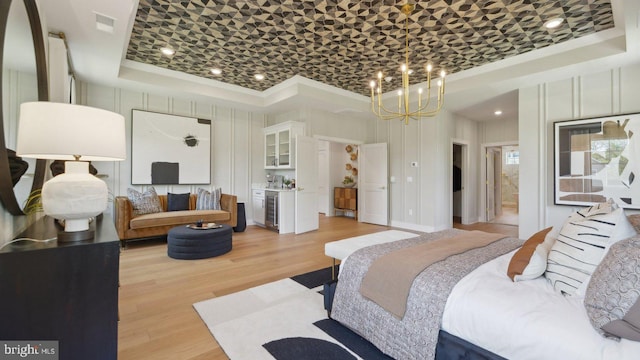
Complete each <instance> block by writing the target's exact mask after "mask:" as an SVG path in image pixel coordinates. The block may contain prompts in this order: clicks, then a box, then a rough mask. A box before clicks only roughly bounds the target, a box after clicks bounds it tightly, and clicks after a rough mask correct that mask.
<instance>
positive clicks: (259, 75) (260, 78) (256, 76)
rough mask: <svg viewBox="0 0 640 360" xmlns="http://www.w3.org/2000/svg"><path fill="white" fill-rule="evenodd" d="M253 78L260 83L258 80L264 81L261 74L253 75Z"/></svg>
mask: <svg viewBox="0 0 640 360" xmlns="http://www.w3.org/2000/svg"><path fill="white" fill-rule="evenodd" d="M254 77H255V78H256V80H258V81H260V80H264V75H262V74H255V75H254Z"/></svg>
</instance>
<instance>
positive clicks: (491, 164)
mask: <svg viewBox="0 0 640 360" xmlns="http://www.w3.org/2000/svg"><path fill="white" fill-rule="evenodd" d="M485 160H486V161H485V163H486V169H487V173H486V174H487V181H486V186H487V188H486V190H487V222H489V221H492V220H493V219H494V218H495V217H496V207H495V204H496V199H495V195H496V189H495V185H496V179H495V151H494V149H492V148H487V154H486V156H485Z"/></svg>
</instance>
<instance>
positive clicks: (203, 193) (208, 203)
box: [196, 188, 222, 210]
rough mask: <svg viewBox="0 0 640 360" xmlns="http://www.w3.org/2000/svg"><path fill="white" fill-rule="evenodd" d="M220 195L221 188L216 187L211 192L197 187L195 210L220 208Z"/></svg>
mask: <svg viewBox="0 0 640 360" xmlns="http://www.w3.org/2000/svg"><path fill="white" fill-rule="evenodd" d="M220 196H222V188H217V189H215V190H213V191H212V192H209V191H207V190H205V189H202V188H199V189H198V197H197V200H196V210H222V207H221V206H220Z"/></svg>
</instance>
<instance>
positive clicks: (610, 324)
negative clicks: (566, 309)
mask: <svg viewBox="0 0 640 360" xmlns="http://www.w3.org/2000/svg"><path fill="white" fill-rule="evenodd" d="M584 305H585V308H586V310H587V314H588V315H589V320H590V321H591V324H592V325H593V326H594V327H595V328H596V330H598V331H600V332H601V333H602V334H603V335H605V336H611V337H618V338H625V339H629V340H634V341H640V235H636V236H634V237H631V238H629V239H625V240H622V241H619V242H617V243H615V244H613V245H612V246H611V248H610V249H609V252H608V253H607V255H606V256H605V258H604V259H603V260H602V262H601V263H600V265H598V267H597V268H596V270H595V272H594V273H593V275H592V277H591V281H590V282H589V286H588V287H587V292H586V296H585V299H584Z"/></svg>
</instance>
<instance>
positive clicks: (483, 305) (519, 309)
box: [331, 229, 640, 360]
mask: <svg viewBox="0 0 640 360" xmlns="http://www.w3.org/2000/svg"><path fill="white" fill-rule="evenodd" d="M461 233H464V231H461V230H455V229H449V230H444V231H440V232H436V233H432V234H426V235H423V236H421V237H419V238H414V239H407V240H400V241H396V242H392V243H387V244H380V245H375V246H370V247H366V248H363V249H360V250H358V251H356V252H354V253H353V254H351V255H350V256H349V257H348V258H347V259H345V260H344V261H343V262H342V264H341V269H340V274H339V278H338V279H339V280H338V285H337V287H336V290H335V295H334V299H333V306H332V311H331V317H332V318H333V319H334V320H337V321H338V322H340V323H342V324H343V325H345V326H347V327H348V328H350V329H351V330H353V331H355V332H356V333H358V334H360V335H361V336H363V337H364V338H365V339H367V340H368V341H369V342H371V343H372V344H373V345H375V346H376V347H378V348H379V349H380V350H381V351H382V352H384V353H385V354H387V355H389V356H391V357H393V358H395V359H433V358H439V359H443V358H451V357H449V355H450V354H448V352H449V351H452V352H454V353H456V352H458V353H460V350H459V348H460V346H462V347H463V348H466V350H465V351H467V350H468V352H471V353H473V354H475V358H483V359H499V358H501V357H502V358H507V359H554V358H556V359H621V360H626V359H629V360H631V359H638V358H640V342H637V341H631V340H626V339H621V340H614V339H611V338H606V337H604V336H602V335H601V334H600V333H599V332H598V331H596V329H595V328H594V326H592V324H591V323H590V320H589V316H588V314H587V310H585V305H584V304H583V297H581V296H563V295H561V294H560V293H559V292H558V291H557V289H554V286H552V285H551V283H550V282H549V281H547V279H546V278H545V277H538V278H535V279H532V280H529V281H518V282H513V281H512V280H511V279H509V278H508V277H507V275H506V273H507V267H508V265H509V262H510V259H511V258H512V256H513V254H514V253H515V252H516V250H518V249H520V247H521V245H522V243H523V241H522V240H519V239H516V238H511V237H505V238H501V239H499V240H497V241H495V242H492V243H490V244H489V245H486V246H482V247H479V248H474V249H470V250H468V251H465V252H464V253H462V254H459V255H453V256H449V257H447V258H446V259H444V260H442V261H439V262H436V263H434V264H432V265H431V266H429V267H427V268H426V269H425V270H424V271H422V272H420V273H419V274H418V275H417V276H416V277H415V280H414V281H413V284H412V285H411V289H410V292H409V293H408V297H407V300H406V310H405V312H404V314H402V316H398V314H395V315H394V313H393V311H392V310H389V309H386V308H384V307H383V306H381V305H379V304H378V303H376V302H375V301H372V300H371V299H369V298H366V297H365V296H363V295H362V293H361V292H360V287H361V286H362V284H363V279H364V278H365V276H366V274H367V272H368V270H369V268H370V267H372V263H374V261H375V260H376V259H379V258H381V257H382V256H383V255H385V254H389V253H393V252H396V251H399V250H402V249H412V248H413V249H415V248H417V247H418V246H421V244H424V243H426V242H433V241H435V240H439V239H450V238H457V237H458V236H460V235H461ZM634 233H635V232H634ZM638 243H639V244H640V240H639V242H638ZM638 260H640V259H638ZM639 267H640V266H639ZM586 281H587V282H588V279H587V280H586ZM449 344H453V345H454V347H458V349H453V350H450V349H449V348H448V347H449ZM461 344H462V345H461ZM436 349H437V352H438V354H437V356H436ZM457 356H459V355H454V358H457ZM464 356H469V355H468V353H467V354H466V355H464ZM471 358H474V357H471Z"/></svg>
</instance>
